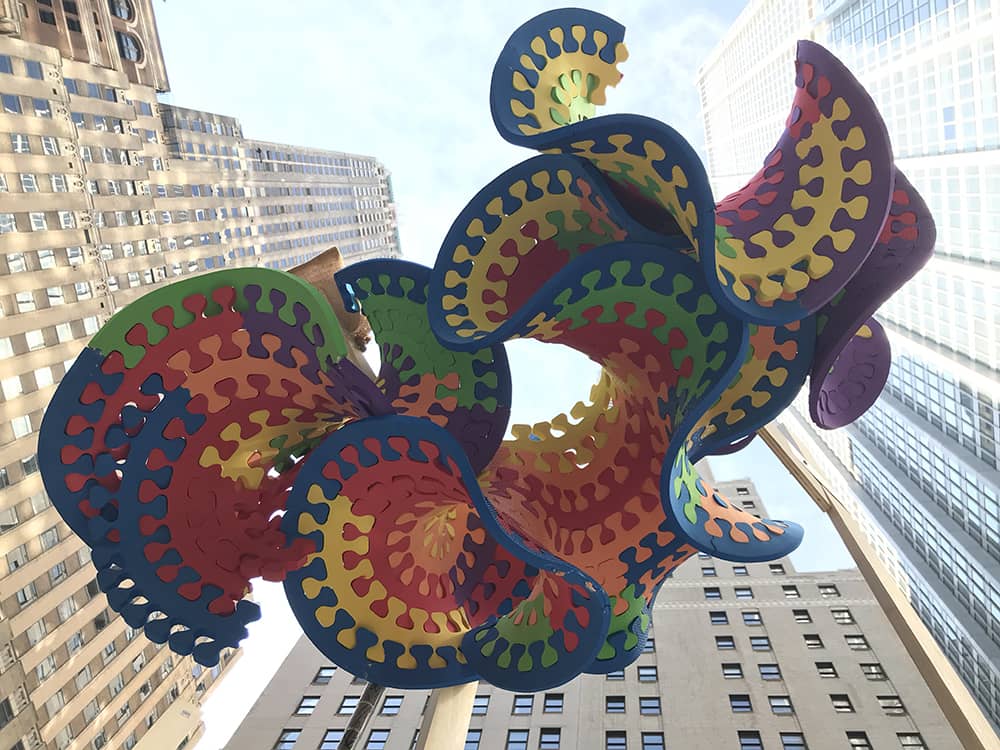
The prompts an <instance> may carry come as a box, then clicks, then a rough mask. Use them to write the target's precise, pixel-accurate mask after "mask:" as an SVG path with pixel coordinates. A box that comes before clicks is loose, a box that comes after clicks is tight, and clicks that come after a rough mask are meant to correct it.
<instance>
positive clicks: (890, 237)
mask: <svg viewBox="0 0 1000 750" xmlns="http://www.w3.org/2000/svg"><path fill="white" fill-rule="evenodd" d="M936 239H937V230H936V228H935V226H934V217H933V216H931V212H930V210H929V209H928V208H927V204H926V203H924V200H923V198H921V197H920V194H919V193H918V192H917V191H916V189H914V187H913V186H912V185H911V184H910V181H909V180H907V179H906V176H905V175H904V174H902V173H901V172H900V171H899V170H898V169H897V170H896V178H895V189H894V190H893V193H892V206H891V207H890V209H889V215H888V216H887V217H886V220H885V224H883V225H882V232H881V234H880V235H879V238H878V243H877V244H876V245H875V249H874V250H873V251H872V254H871V255H869V256H868V260H866V261H865V264H864V265H863V266H862V267H861V271H860V272H859V273H858V275H857V276H855V277H854V278H853V279H851V280H850V281H849V282H848V283H847V286H846V287H844V289H843V290H842V291H841V292H840V293H839V294H838V295H837V296H836V297H835V298H834V299H832V300H830V302H829V303H828V304H827V305H825V306H824V307H823V309H822V310H820V311H819V313H817V321H818V323H817V338H816V356H815V358H814V360H813V365H812V376H813V377H814V378H819V377H822V376H823V375H825V373H827V372H829V370H830V368H831V367H832V366H833V363H834V361H835V360H836V359H837V357H838V356H840V353H841V351H842V350H843V348H844V347H845V346H846V345H847V343H848V342H849V341H850V340H851V339H852V338H853V337H854V336H855V335H856V334H857V332H858V330H859V329H860V328H861V327H862V326H863V325H864V324H865V322H866V321H867V320H868V319H869V318H870V317H871V316H872V315H874V314H875V311H876V310H877V309H878V308H879V307H880V306H881V305H882V303H883V302H885V301H886V300H887V299H889V297H891V296H892V294H893V293H894V292H895V291H897V290H898V289H899V288H900V287H902V286H903V284H905V283H906V282H907V281H909V280H910V279H911V278H913V276H914V275H915V274H916V272H917V271H919V270H920V269H921V268H923V266H924V265H925V264H926V263H927V261H928V260H930V257H931V255H933V254H934V242H935V240H936Z"/></svg>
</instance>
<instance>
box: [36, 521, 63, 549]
mask: <svg viewBox="0 0 1000 750" xmlns="http://www.w3.org/2000/svg"><path fill="white" fill-rule="evenodd" d="M39 540H40V541H41V543H42V549H43V550H50V549H52V548H53V547H55V546H56V545H57V544H59V528H58V527H56V526H53V527H52V528H51V529H46V530H45V531H43V532H42V535H41V536H40V537H39Z"/></svg>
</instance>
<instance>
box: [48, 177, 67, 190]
mask: <svg viewBox="0 0 1000 750" xmlns="http://www.w3.org/2000/svg"><path fill="white" fill-rule="evenodd" d="M49 182H50V183H51V185H52V192H53V193H65V192H68V191H69V185H67V183H66V175H64V174H53V175H49Z"/></svg>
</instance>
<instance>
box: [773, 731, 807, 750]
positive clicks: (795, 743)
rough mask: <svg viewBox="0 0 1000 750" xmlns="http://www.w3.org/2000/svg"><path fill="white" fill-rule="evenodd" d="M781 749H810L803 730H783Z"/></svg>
mask: <svg viewBox="0 0 1000 750" xmlns="http://www.w3.org/2000/svg"><path fill="white" fill-rule="evenodd" d="M779 737H780V739H781V750H809V748H808V746H807V745H806V736H805V735H804V734H802V733H801V732H782V733H781V734H780V735H779Z"/></svg>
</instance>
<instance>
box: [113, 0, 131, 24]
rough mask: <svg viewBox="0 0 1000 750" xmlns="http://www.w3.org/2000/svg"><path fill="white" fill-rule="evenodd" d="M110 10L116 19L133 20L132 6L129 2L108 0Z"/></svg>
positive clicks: (126, 0)
mask: <svg viewBox="0 0 1000 750" xmlns="http://www.w3.org/2000/svg"><path fill="white" fill-rule="evenodd" d="M108 8H109V10H110V11H111V15H113V16H114V17H115V18H121V19H123V20H125V21H131V20H132V4H131V3H130V2H129V0H108Z"/></svg>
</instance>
